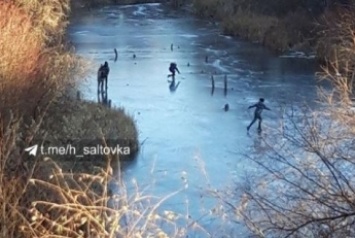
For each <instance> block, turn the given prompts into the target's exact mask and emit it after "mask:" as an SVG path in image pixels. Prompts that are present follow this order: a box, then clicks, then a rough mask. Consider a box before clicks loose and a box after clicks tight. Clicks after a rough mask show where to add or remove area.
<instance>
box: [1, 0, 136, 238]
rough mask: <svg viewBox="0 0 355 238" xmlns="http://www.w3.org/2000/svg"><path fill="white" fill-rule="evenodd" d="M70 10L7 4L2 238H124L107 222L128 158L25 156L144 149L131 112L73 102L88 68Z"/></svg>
mask: <svg viewBox="0 0 355 238" xmlns="http://www.w3.org/2000/svg"><path fill="white" fill-rule="evenodd" d="M70 10H71V9H70V2H69V0H68V1H56V0H48V1H22V0H16V1H3V2H1V3H0V31H1V37H0V84H1V87H0V95H1V100H0V126H1V127H0V148H1V149H0V211H1V212H0V227H1V229H0V237H9V238H10V237H46V236H50V235H57V236H58V235H62V236H64V237H80V236H82V237H108V235H107V233H110V232H111V233H112V234H113V233H115V234H117V232H116V230H117V226H114V225H112V226H111V228H106V226H105V225H103V223H102V222H105V223H107V224H109V223H110V222H109V221H108V220H107V219H108V215H107V214H108V213H106V212H108V210H109V206H108V201H109V195H110V194H109V193H108V190H107V183H108V181H109V180H111V179H114V176H113V172H112V169H116V172H117V171H119V165H118V160H119V159H123V158H121V157H120V158H118V155H112V154H109V155H107V156H92V157H91V158H89V159H85V158H82V159H81V160H80V161H79V160H77V159H76V160H75V159H74V158H72V157H70V156H67V155H61V156H56V155H47V156H44V155H38V156H37V157H33V156H30V155H29V154H28V152H26V151H25V150H24V149H25V148H26V147H29V146H32V145H34V144H42V145H45V146H48V145H50V146H54V147H61V146H65V145H67V144H68V143H71V144H73V145H80V144H75V143H84V142H85V143H86V142H88V143H89V142H92V143H96V142H101V143H102V144H105V143H106V142H108V141H114V142H117V141H119V142H121V143H123V146H127V147H128V146H129V147H130V152H131V154H133V155H134V154H135V153H136V152H137V151H138V140H137V137H138V135H137V130H136V127H135V124H134V121H133V120H132V118H131V117H129V116H127V115H126V114H125V112H124V110H122V109H108V108H107V107H103V106H101V105H98V104H95V103H90V102H85V101H77V100H74V99H73V98H74V97H73V96H72V92H73V91H75V88H76V87H77V85H78V84H79V83H80V82H81V78H83V77H84V75H85V74H86V72H87V71H88V70H87V69H88V68H87V66H86V65H87V64H86V62H85V60H84V59H82V58H80V57H78V56H77V55H75V52H74V51H73V50H72V49H71V46H70V45H68V44H67V43H66V39H65V34H66V27H67V25H68V23H69V18H68V17H69V13H70ZM75 140H79V142H77V141H75ZM124 143H126V144H124ZM39 152H42V151H40V149H39ZM127 158H128V157H127ZM129 158H131V157H129ZM51 178H53V180H51ZM83 178H84V179H86V180H85V181H84V180H83ZM98 181H101V182H98ZM122 199H123V197H122ZM36 204H40V205H39V206H37V205H36ZM68 204H72V205H73V207H71V208H70V205H68ZM89 206H90V207H91V208H89ZM70 211H71V212H70ZM99 214H101V215H99ZM104 214H105V216H104ZM120 214H121V215H122V213H120ZM98 215H99V216H100V218H97V216H98ZM110 229H111V230H110ZM113 229H114V230H115V231H114V232H113ZM121 232H122V230H121Z"/></svg>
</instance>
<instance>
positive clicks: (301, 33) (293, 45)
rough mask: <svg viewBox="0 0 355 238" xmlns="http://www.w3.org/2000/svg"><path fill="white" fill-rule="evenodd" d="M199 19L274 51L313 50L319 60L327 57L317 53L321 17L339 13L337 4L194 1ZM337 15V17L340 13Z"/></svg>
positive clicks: (319, 41) (321, 22)
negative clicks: (211, 21)
mask: <svg viewBox="0 0 355 238" xmlns="http://www.w3.org/2000/svg"><path fill="white" fill-rule="evenodd" d="M193 6H194V10H195V12H196V14H197V15H199V16H201V17H207V18H211V19H213V20H217V21H220V22H221V24H222V28H223V31H224V33H225V34H228V35H232V36H238V37H241V38H244V39H247V40H250V41H253V42H257V43H260V44H263V45H265V46H266V47H268V48H270V49H272V50H274V51H276V52H284V51H286V50H297V51H304V52H306V53H309V52H312V51H315V52H317V57H318V58H319V59H324V57H326V56H327V55H325V54H324V50H323V51H322V50H318V48H319V47H320V46H319V44H321V43H322V42H321V40H320V36H319V33H320V32H321V31H322V30H324V27H326V24H325V22H324V16H329V15H332V16H333V17H334V16H335V15H336V14H333V13H335V12H339V11H342V8H344V7H341V6H340V5H336V6H329V7H327V9H326V7H325V6H323V5H322V3H321V1H308V2H307V1H287V3H285V1H277V0H274V1H271V2H270V1H269V2H265V1H242V0H237V1H231V0H218V1H214V0H194V1H193ZM340 15H341V14H340Z"/></svg>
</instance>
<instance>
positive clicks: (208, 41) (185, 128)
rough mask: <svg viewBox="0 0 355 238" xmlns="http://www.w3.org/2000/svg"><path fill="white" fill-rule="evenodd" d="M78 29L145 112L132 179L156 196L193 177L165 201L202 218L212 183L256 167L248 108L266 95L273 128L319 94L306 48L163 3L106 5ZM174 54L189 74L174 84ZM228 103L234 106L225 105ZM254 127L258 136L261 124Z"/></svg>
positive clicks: (132, 106) (112, 92) (86, 48)
mask: <svg viewBox="0 0 355 238" xmlns="http://www.w3.org/2000/svg"><path fill="white" fill-rule="evenodd" d="M69 32H70V37H71V40H72V42H73V43H74V45H75V47H76V50H77V52H78V54H80V55H83V56H85V57H86V58H88V59H92V60H93V61H94V62H95V63H96V64H97V67H98V66H99V65H100V64H102V63H103V62H104V61H108V63H109V65H110V68H111V72H110V75H109V81H108V97H109V99H111V100H112V104H113V105H114V106H118V107H124V108H125V109H126V111H127V113H129V114H130V115H132V116H133V118H134V119H135V120H136V123H137V126H138V130H139V139H140V141H141V143H143V144H142V148H141V151H140V154H139V155H138V158H137V159H136V160H135V162H134V163H132V164H130V165H129V166H128V167H126V168H125V170H124V175H125V179H128V180H131V179H132V178H135V179H136V180H137V182H138V184H140V186H141V187H147V191H146V192H147V193H148V194H150V193H154V195H157V196H164V195H167V194H169V193H171V192H173V191H176V190H178V189H180V188H182V187H184V183H185V182H186V181H185V179H186V180H187V182H188V185H189V186H188V188H186V189H185V190H183V191H182V192H180V193H179V194H178V195H176V196H174V197H172V198H171V199H169V200H167V201H166V202H165V203H164V204H163V209H167V210H174V211H177V212H181V213H186V210H187V209H188V210H189V213H190V214H191V216H193V218H195V219H198V218H199V217H200V216H202V215H203V214H204V213H205V212H206V211H205V210H203V209H202V208H203V207H205V208H206V209H207V210H208V209H209V208H211V206H212V204H213V200H210V199H206V198H205V195H206V194H205V192H204V190H205V189H208V188H210V187H213V188H223V187H224V186H225V185H227V184H230V183H232V182H233V181H235V180H239V179H241V178H242V177H243V176H244V174H245V173H246V172H253V170H254V168H253V166H254V165H253V164H252V163H248V160H245V159H243V156H244V154H248V153H250V152H251V151H252V150H253V149H254V146H255V143H257V142H256V141H255V140H257V139H256V138H255V137H254V136H252V137H249V136H247V133H246V127H247V125H248V123H249V122H250V120H251V119H252V118H251V116H252V114H253V112H252V111H251V110H250V112H248V110H247V108H248V106H249V105H251V104H254V103H255V102H257V100H258V99H259V98H260V97H263V98H265V99H266V105H267V106H268V107H270V108H271V109H272V111H271V112H269V111H265V112H264V113H263V115H264V125H265V132H266V133H267V134H268V131H271V130H273V129H272V128H274V129H276V128H278V127H279V125H280V120H281V116H282V107H286V108H290V107H291V106H292V107H294V108H295V109H297V108H298V107H300V106H301V105H302V104H303V103H304V102H312V101H313V100H314V99H315V97H316V87H315V80H314V72H315V70H316V66H315V63H314V62H313V61H312V60H310V59H307V58H300V57H294V55H296V56H298V55H299V54H290V55H285V56H276V55H274V54H272V53H271V52H269V51H268V50H266V49H265V48H263V47H261V46H258V45H255V44H252V43H248V42H245V41H241V40H236V39H232V38H230V37H227V36H223V35H222V34H221V32H220V29H219V28H218V26H216V25H215V24H212V23H209V22H207V21H204V20H199V19H196V18H195V17H193V16H192V15H190V14H189V13H181V12H174V11H172V10H168V9H166V8H165V7H164V6H162V5H159V4H145V5H132V6H114V7H105V8H102V9H98V10H96V11H94V12H92V13H91V14H86V15H83V16H81V17H80V18H78V19H75V20H74V21H73V22H72V24H71V26H70V29H69ZM172 44H173V50H172V49H171V45H172ZM114 48H116V49H117V52H118V59H117V61H116V62H114V60H113V59H114V57H115V56H114V51H113V49H114ZM134 55H135V56H136V57H134ZM206 56H207V57H208V62H206ZM173 61H174V62H176V63H177V64H178V68H179V70H180V72H181V74H178V75H177V76H176V80H177V82H180V84H179V86H178V88H177V89H176V90H175V91H171V90H170V89H171V88H169V83H168V81H167V80H168V78H167V75H168V74H169V71H168V67H169V64H170V62H173ZM212 74H213V75H214V79H215V83H216V89H215V91H214V93H213V95H212V94H211V75H212ZM225 75H227V78H228V88H229V89H228V94H227V96H225V95H224V91H223V80H224V77H225ZM96 87H97V81H96V75H95V73H94V74H92V76H91V77H89V78H88V80H87V82H86V83H84V84H83V85H82V91H83V93H84V97H85V98H87V99H89V100H95V101H96V100H97V95H96ZM226 103H228V104H229V106H230V110H229V111H228V112H225V111H224V110H223V106H224V105H225V104H226ZM250 133H251V134H256V125H255V126H254V127H253V128H252V129H251V132H250ZM266 136H267V135H266ZM187 201H188V204H187V205H186V203H187ZM201 222H202V223H205V224H207V223H208V222H211V221H209V220H208V219H207V218H206V220H203V219H202V220H201Z"/></svg>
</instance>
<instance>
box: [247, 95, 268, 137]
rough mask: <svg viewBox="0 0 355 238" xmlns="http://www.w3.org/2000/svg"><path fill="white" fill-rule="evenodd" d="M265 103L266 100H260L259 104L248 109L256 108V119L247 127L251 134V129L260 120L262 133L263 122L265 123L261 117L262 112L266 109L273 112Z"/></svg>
mask: <svg viewBox="0 0 355 238" xmlns="http://www.w3.org/2000/svg"><path fill="white" fill-rule="evenodd" d="M264 101H265V100H264V98H260V99H259V102H257V103H256V104H254V105H252V106H249V107H248V109H250V108H253V107H255V111H254V119H253V120H252V122H251V123H250V124H249V126H248V127H247V130H248V132H249V129H250V127H251V126H252V125H253V124H254V123H255V122H256V120H259V126H258V132H261V122H262V121H263V119H262V117H261V113H262V111H263V110H264V109H265V110H269V111H271V109H270V108H268V107H267V106H265V104H264Z"/></svg>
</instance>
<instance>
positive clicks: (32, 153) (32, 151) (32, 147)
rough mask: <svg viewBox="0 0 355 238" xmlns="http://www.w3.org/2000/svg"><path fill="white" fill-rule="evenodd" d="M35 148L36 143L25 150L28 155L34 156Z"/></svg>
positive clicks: (35, 153)
mask: <svg viewBox="0 0 355 238" xmlns="http://www.w3.org/2000/svg"><path fill="white" fill-rule="evenodd" d="M37 149H38V145H34V146H31V147H28V148H26V149H25V151H27V152H28V154H29V155H33V156H36V155H37Z"/></svg>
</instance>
